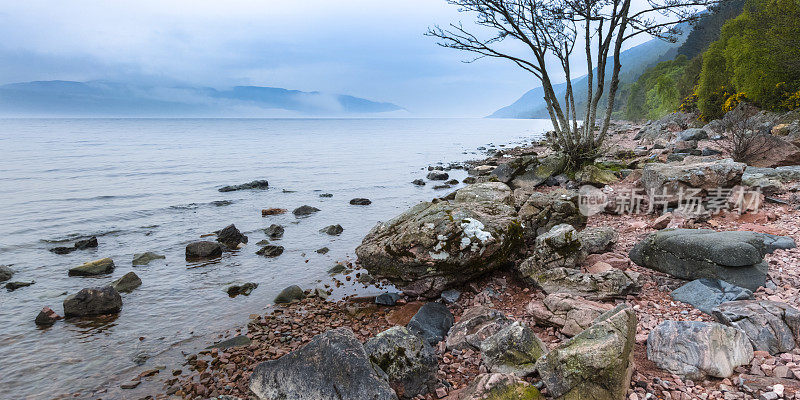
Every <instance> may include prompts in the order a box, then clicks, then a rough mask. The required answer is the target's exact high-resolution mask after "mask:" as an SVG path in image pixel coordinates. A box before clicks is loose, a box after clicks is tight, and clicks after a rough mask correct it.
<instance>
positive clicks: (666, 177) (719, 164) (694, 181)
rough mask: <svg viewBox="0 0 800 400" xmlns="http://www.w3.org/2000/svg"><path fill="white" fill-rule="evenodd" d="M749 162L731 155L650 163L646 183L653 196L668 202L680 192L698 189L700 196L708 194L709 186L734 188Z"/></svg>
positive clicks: (646, 189)
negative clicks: (726, 157) (675, 162)
mask: <svg viewBox="0 0 800 400" xmlns="http://www.w3.org/2000/svg"><path fill="white" fill-rule="evenodd" d="M745 167H746V165H745V164H743V163H738V162H734V161H733V160H731V159H724V160H714V161H707V162H699V163H689V164H661V163H652V164H647V165H646V166H645V167H644V169H643V170H642V178H641V182H642V186H644V189H645V191H646V192H647V194H648V195H649V196H657V197H656V198H657V199H659V200H663V201H668V202H677V201H678V200H679V195H680V194H681V193H684V194H685V195H688V194H690V193H693V192H694V190H693V189H696V190H697V191H698V192H697V196H700V197H705V195H707V194H708V191H709V190H712V189H717V188H732V187H734V186H736V185H738V184H739V183H741V181H742V174H744V169H745Z"/></svg>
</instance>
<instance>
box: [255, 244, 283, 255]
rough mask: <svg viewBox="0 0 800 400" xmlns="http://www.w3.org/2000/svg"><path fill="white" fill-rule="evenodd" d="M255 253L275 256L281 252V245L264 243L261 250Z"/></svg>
mask: <svg viewBox="0 0 800 400" xmlns="http://www.w3.org/2000/svg"><path fill="white" fill-rule="evenodd" d="M256 254H258V255H260V256H264V257H269V258H273V257H277V256H279V255H281V254H283V246H275V245H271V244H270V245H266V246H264V247H262V248H261V250H258V251H257V252H256Z"/></svg>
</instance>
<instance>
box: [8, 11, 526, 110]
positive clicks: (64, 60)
mask: <svg viewBox="0 0 800 400" xmlns="http://www.w3.org/2000/svg"><path fill="white" fill-rule="evenodd" d="M459 19H460V20H464V21H465V22H467V21H468V19H467V17H466V16H465V15H460V14H459V13H458V12H457V11H456V9H455V8H454V7H452V6H450V5H448V4H446V2H445V1H444V0H403V1H391V2H390V1H385V0H346V1H331V0H304V1H284V0H262V1H255V0H226V1H206V0H191V1H189V0H172V1H168V0H161V1H158V0H114V1H100V0H96V1H89V0H70V1H63V0H26V1H15V2H12V1H6V2H4V3H3V5H2V6H0V37H2V38H4V39H3V40H2V41H0V61H1V62H0V83H9V82H19V81H29V80H52V79H64V80H91V79H110V80H123V81H133V82H162V83H163V82H167V83H186V84H190V85H208V86H214V87H218V88H224V87H228V86H233V85H240V84H246V85H260V86H275V87H284V88H288V89H299V90H305V91H312V90H319V91H324V92H331V93H344V94H351V95H355V96H360V97H366V98H369V99H373V100H380V101H389V102H393V103H396V104H398V105H400V106H403V107H406V108H407V109H408V110H409V111H411V112H412V113H413V114H414V115H418V116H483V115H486V114H489V113H491V112H492V111H494V110H495V109H497V108H499V107H502V106H505V105H507V104H509V103H511V102H512V101H514V100H515V99H516V98H517V97H519V96H520V95H521V94H523V93H524V92H525V91H527V90H528V89H530V88H532V87H534V86H537V83H536V82H534V80H533V78H532V77H531V76H529V75H528V74H527V73H524V72H523V71H520V70H518V69H517V68H515V67H513V66H512V65H510V64H508V63H506V62H502V61H499V60H482V61H479V62H477V63H473V64H464V63H462V62H461V60H464V59H465V58H467V57H468V55H466V54H462V53H459V52H456V51H454V50H450V49H444V48H440V47H438V46H436V45H435V41H434V40H433V39H432V38H428V37H424V36H423V33H424V32H425V30H426V28H427V27H428V26H430V25H433V24H436V23H439V24H446V23H448V22H451V21H458V20H459Z"/></svg>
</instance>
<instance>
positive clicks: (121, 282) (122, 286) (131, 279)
mask: <svg viewBox="0 0 800 400" xmlns="http://www.w3.org/2000/svg"><path fill="white" fill-rule="evenodd" d="M139 286H142V280H141V279H139V276H138V275H136V273H134V272H128V273H127V274H125V275H123V276H122V277H121V278H119V279H117V280H115V281H114V282H111V287H113V288H114V289H116V291H118V292H120V293H128V292H132V291H133V289H136V288H138V287H139Z"/></svg>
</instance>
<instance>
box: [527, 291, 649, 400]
mask: <svg viewBox="0 0 800 400" xmlns="http://www.w3.org/2000/svg"><path fill="white" fill-rule="evenodd" d="M635 336H636V314H635V313H634V312H633V310H632V309H631V308H630V307H628V306H627V305H624V304H621V305H619V306H617V307H615V308H614V309H612V310H610V311H608V312H606V313H604V314H603V315H601V316H599V317H598V318H597V319H596V320H595V321H594V324H593V325H592V326H591V327H589V328H588V329H586V330H585V331H583V332H581V333H580V334H578V335H576V336H575V337H573V338H572V339H570V340H568V341H566V342H564V343H562V344H561V345H559V346H558V347H556V348H555V349H553V350H551V351H550V352H549V353H548V354H547V355H545V356H544V357H542V358H540V359H539V361H537V362H536V370H537V371H539V375H540V376H541V377H542V381H543V382H544V384H545V386H546V387H547V390H548V391H549V392H550V395H551V396H553V397H554V398H557V399H595V400H601V399H602V400H606V399H607V400H618V399H624V398H625V395H626V392H627V390H628V387H629V386H630V382H631V374H632V372H633V346H634V343H635V339H634V337H635Z"/></svg>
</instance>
